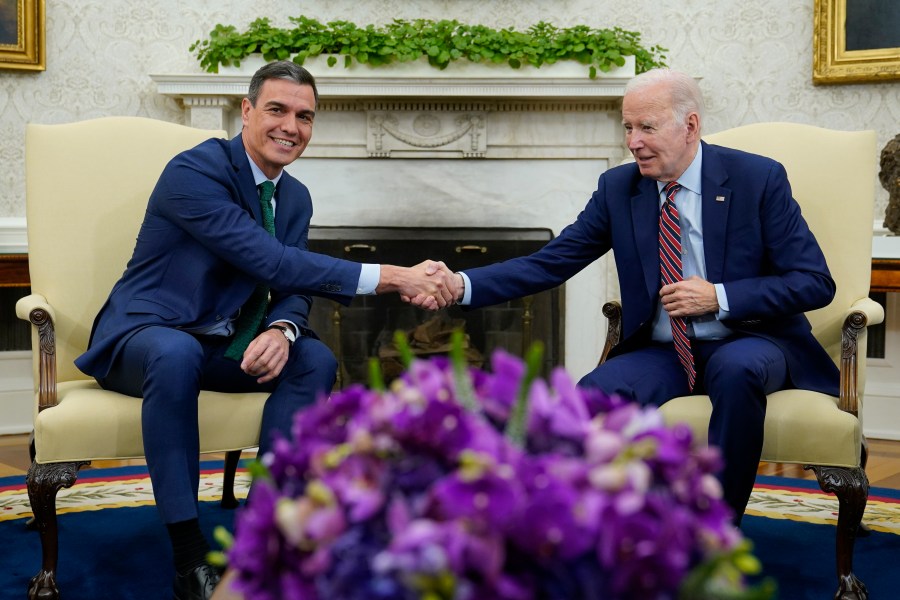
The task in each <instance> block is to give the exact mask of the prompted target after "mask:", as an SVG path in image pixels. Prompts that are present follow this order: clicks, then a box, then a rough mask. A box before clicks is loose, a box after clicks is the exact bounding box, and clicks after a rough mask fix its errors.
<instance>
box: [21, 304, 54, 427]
mask: <svg viewBox="0 0 900 600" xmlns="http://www.w3.org/2000/svg"><path fill="white" fill-rule="evenodd" d="M16 316H17V317H19V318H20V319H22V320H23V321H29V322H30V323H31V324H32V325H33V326H34V327H37V333H38V340H39V343H38V348H37V350H38V399H37V400H38V411H42V410H44V409H45V408H49V407H51V406H56V401H57V396H56V334H55V331H54V329H53V320H54V317H55V315H54V313H53V308H52V307H51V306H50V303H49V302H47V299H46V298H44V297H43V296H42V295H40V294H30V295H28V296H25V297H24V298H20V299H19V301H18V302H16Z"/></svg>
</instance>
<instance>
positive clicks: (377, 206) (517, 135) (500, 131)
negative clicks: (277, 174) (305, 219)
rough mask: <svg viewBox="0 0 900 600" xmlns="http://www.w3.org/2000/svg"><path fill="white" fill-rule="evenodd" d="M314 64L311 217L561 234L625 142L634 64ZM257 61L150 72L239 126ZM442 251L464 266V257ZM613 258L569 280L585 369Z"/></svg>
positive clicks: (571, 363)
mask: <svg viewBox="0 0 900 600" xmlns="http://www.w3.org/2000/svg"><path fill="white" fill-rule="evenodd" d="M306 66H307V67H308V68H309V69H310V71H311V72H312V73H313V74H314V75H316V81H317V87H318V90H319V96H320V103H319V108H318V112H317V115H316V124H315V129H314V135H313V139H312V141H311V143H310V146H309V148H308V149H307V150H306V152H305V153H304V155H303V157H302V158H301V159H300V160H298V161H297V162H295V163H294V164H293V165H291V166H290V167H288V170H289V171H290V172H291V173H292V174H293V175H294V176H296V177H297V178H299V179H300V180H301V181H303V182H304V183H305V184H306V185H307V186H309V188H310V190H311V192H312V196H313V200H314V203H315V211H316V212H315V216H314V217H313V225H319V226H366V227H442V226H447V227H496V228H499V227H546V228H549V229H551V230H552V231H553V233H554V234H557V233H559V231H560V230H561V229H562V228H563V227H565V226H566V225H567V224H569V223H570V222H572V221H573V220H574V219H575V217H576V216H577V215H578V213H579V212H580V211H581V209H582V208H583V207H584V205H585V203H586V202H587V200H588V198H589V197H590V194H591V192H592V191H593V190H594V189H595V187H596V181H597V177H598V176H599V175H600V173H601V172H603V171H604V170H606V169H607V168H609V167H610V166H611V165H616V164H618V163H619V162H621V160H622V159H623V158H624V156H625V153H626V152H625V148H624V146H623V142H622V140H623V134H622V127H621V117H620V113H619V110H620V102H621V97H622V95H623V91H624V87H625V84H626V83H627V81H628V79H629V78H630V77H631V76H632V75H633V65H626V68H625V69H622V70H619V71H618V72H614V73H611V74H608V75H606V76H604V77H603V78H598V79H596V80H591V79H589V78H588V77H587V73H586V71H587V69H586V67H583V66H582V65H567V66H568V67H569V70H568V71H563V72H560V71H558V70H556V69H558V68H559V67H562V66H563V65H555V66H554V68H553V69H549V70H548V69H546V68H544V69H540V70H536V69H530V72H529V71H526V70H525V69H522V70H510V69H504V70H503V71H502V72H498V71H496V70H493V71H487V72H482V71H477V70H476V71H475V72H471V71H466V72H452V70H451V69H448V70H447V71H437V70H435V69H430V68H428V67H427V65H425V66H424V67H425V69H424V70H416V69H414V68H412V67H410V66H409V65H403V67H404V68H403V69H399V70H392V69H385V68H379V69H377V70H374V69H370V68H367V67H356V68H355V69H351V70H345V69H343V68H334V69H329V68H328V67H326V66H324V65H321V66H315V65H310V64H309V63H307V65H306ZM451 66H452V65H451ZM573 67H574V69H573ZM254 69H255V65H253V64H248V63H245V64H244V65H243V68H242V69H241V70H238V71H236V70H226V71H223V72H222V73H220V74H169V75H151V77H152V79H153V80H154V81H155V82H156V84H157V86H158V91H159V93H160V94H163V95H165V96H168V97H172V98H175V99H177V101H178V102H179V103H180V104H181V105H182V106H183V107H184V110H185V113H186V115H185V117H186V118H185V123H187V124H189V125H192V126H194V127H201V128H209V129H225V130H226V131H228V132H229V134H230V135H234V134H236V133H237V131H239V129H240V110H239V109H240V101H241V99H242V98H243V96H244V95H245V93H246V90H247V86H248V84H249V81H250V75H251V74H252V72H253V70H254ZM433 258H436V259H442V260H444V261H446V262H447V263H448V264H449V265H450V266H451V267H452V266H453V257H452V256H446V257H444V256H441V257H433ZM611 265H612V261H611V260H609V259H607V258H603V259H601V260H599V261H597V262H595V263H594V264H592V265H591V266H590V267H588V268H587V269H585V270H584V271H583V272H582V273H580V274H579V275H577V276H576V277H574V278H573V279H571V280H570V281H569V282H568V283H567V284H566V286H565V292H564V296H565V333H564V339H565V352H564V356H565V365H566V367H567V369H568V370H569V372H570V373H571V374H572V375H573V376H575V377H580V376H581V375H583V374H584V373H586V372H588V371H589V370H590V369H592V368H593V367H594V366H595V365H596V361H597V358H598V357H599V352H600V348H601V346H602V343H603V339H604V337H605V332H606V322H605V319H604V317H603V316H602V313H601V311H600V307H601V304H602V302H603V301H604V300H605V299H606V298H609V297H612V296H615V295H617V289H618V288H617V283H616V281H615V272H614V268H613V267H612V266H611Z"/></svg>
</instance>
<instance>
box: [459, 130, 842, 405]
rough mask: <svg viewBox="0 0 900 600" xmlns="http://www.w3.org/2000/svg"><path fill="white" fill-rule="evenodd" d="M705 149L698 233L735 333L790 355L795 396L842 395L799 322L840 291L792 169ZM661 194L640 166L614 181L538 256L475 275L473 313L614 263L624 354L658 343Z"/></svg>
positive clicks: (610, 174)
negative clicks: (603, 262)
mask: <svg viewBox="0 0 900 600" xmlns="http://www.w3.org/2000/svg"><path fill="white" fill-rule="evenodd" d="M701 143H702V144H703V163H702V186H703V190H702V209H701V210H702V221H703V247H704V259H705V261H706V273H707V279H708V280H709V281H710V282H712V283H722V284H723V285H724V287H725V292H726V295H727V297H728V303H729V309H730V311H729V317H730V318H729V320H728V321H726V322H725V324H726V325H727V326H728V327H731V328H732V329H734V330H736V331H739V332H744V333H747V334H751V335H757V336H760V337H764V338H767V339H769V340H771V341H773V342H774V343H775V344H777V345H778V346H779V347H780V348H781V349H782V351H783V352H784V354H785V357H786V359H787V363H788V371H789V375H790V378H791V382H792V384H793V385H794V386H795V387H797V388H800V389H809V390H814V391H819V392H823V393H827V394H831V395H837V393H838V381H839V375H838V370H837V367H836V366H835V365H834V362H833V361H832V360H831V359H830V357H829V356H828V354H827V353H826V352H825V350H824V349H823V348H822V347H821V345H820V344H819V343H818V342H817V341H816V339H815V338H814V337H813V336H812V333H811V328H810V325H809V321H807V319H806V317H805V316H804V315H803V312H805V311H808V310H812V309H815V308H820V307H822V306H825V305H827V304H828V303H829V302H831V300H832V298H833V297H834V292H835V284H834V281H833V280H832V278H831V274H830V273H829V271H828V266H827V265H826V263H825V256H824V255H823V254H822V251H821V249H820V248H819V245H818V243H817V242H816V239H815V237H814V236H813V234H812V232H811V231H810V230H809V227H808V226H807V224H806V221H805V220H804V219H803V217H802V215H801V214H800V206H799V205H798V204H797V202H796V201H795V200H794V199H793V197H792V195H791V187H790V184H789V183H788V179H787V173H786V172H785V170H784V167H783V166H782V165H781V164H779V163H777V162H775V161H773V160H771V159H768V158H765V157H762V156H757V155H754V154H748V153H746V152H741V151H738V150H733V149H730V148H723V147H721V146H713V145H708V144H706V143H705V142H701ZM658 229H659V192H658V188H657V184H656V181H654V180H652V179H648V178H645V177H642V176H641V174H640V171H639V170H638V167H637V165H636V164H633V163H632V164H627V165H622V166H619V167H616V168H613V169H610V170H608V171H606V172H605V173H603V174H602V175H601V176H600V179H599V182H598V184H597V190H596V191H595V192H594V193H593V195H592V196H591V199H590V201H589V202H588V204H587V206H586V207H585V208H584V210H583V211H582V212H581V214H580V215H578V218H577V219H576V221H575V222H574V223H573V224H571V225H569V226H568V227H566V228H565V229H564V230H563V231H562V232H561V233H560V234H559V236H557V237H556V238H555V239H553V240H552V241H550V242H549V243H548V244H547V245H546V246H545V247H544V248H542V249H541V250H539V251H538V252H536V253H534V254H532V255H530V256H524V257H520V258H515V259H512V260H509V261H505V262H502V263H496V264H494V265H489V266H486V267H481V268H477V269H473V270H467V271H466V275H468V277H469V279H470V280H471V283H472V293H471V305H472V306H473V307H477V306H485V305H490V304H496V303H499V302H503V301H506V300H509V299H511V298H519V297H521V296H526V295H529V294H534V293H537V292H540V291H543V290H546V289H549V288H552V287H556V286H558V285H560V284H562V283H563V282H565V281H566V280H568V279H569V278H570V277H572V276H573V275H575V274H576V273H578V272H579V271H581V270H582V269H583V268H584V267H586V266H587V265H588V264H590V263H591V262H593V261H594V260H596V259H597V258H599V257H600V256H602V255H603V254H605V253H606V252H607V251H609V250H613V251H614V257H615V261H616V268H617V270H618V276H619V287H620V290H621V297H622V342H621V343H620V344H619V345H618V346H617V348H616V349H615V350H614V354H621V353H624V352H628V351H629V350H633V349H635V348H638V347H641V346H643V345H645V344H647V343H649V341H650V330H651V325H652V321H653V317H654V315H655V311H656V307H657V302H658V301H659V289H660V275H659V248H658Z"/></svg>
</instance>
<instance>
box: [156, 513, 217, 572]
mask: <svg viewBox="0 0 900 600" xmlns="http://www.w3.org/2000/svg"><path fill="white" fill-rule="evenodd" d="M166 527H167V528H168V530H169V538H170V539H171V540H172V550H173V551H174V553H175V570H176V571H177V572H178V573H181V574H182V575H184V574H186V573H189V572H191V571H192V570H194V569H196V568H197V567H199V566H200V565H202V564H203V563H205V562H206V555H207V553H208V552H209V550H210V548H209V542H207V541H206V538H205V537H204V536H203V532H202V531H200V522H199V521H198V520H197V519H191V520H189V521H179V522H178V523H167V524H166Z"/></svg>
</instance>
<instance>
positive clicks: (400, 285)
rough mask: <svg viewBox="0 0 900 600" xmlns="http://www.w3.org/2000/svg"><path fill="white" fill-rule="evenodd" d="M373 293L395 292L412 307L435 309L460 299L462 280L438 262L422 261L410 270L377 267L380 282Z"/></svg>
mask: <svg viewBox="0 0 900 600" xmlns="http://www.w3.org/2000/svg"><path fill="white" fill-rule="evenodd" d="M375 291H376V293H379V294H380V293H384V292H397V293H399V294H400V298H401V299H402V300H403V301H404V302H409V303H410V304H412V305H413V306H418V307H420V308H424V309H427V310H438V309H441V308H446V307H447V306H452V305H453V304H455V303H457V302H459V301H460V300H461V299H462V295H463V279H462V275H459V274H458V273H454V272H453V271H451V270H450V269H449V267H447V265H445V264H444V263H443V262H441V261H435V260H426V261H423V262H421V263H419V264H417V265H415V266H413V267H396V266H393V265H381V281H380V282H379V284H378V288H376V290H375Z"/></svg>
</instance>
